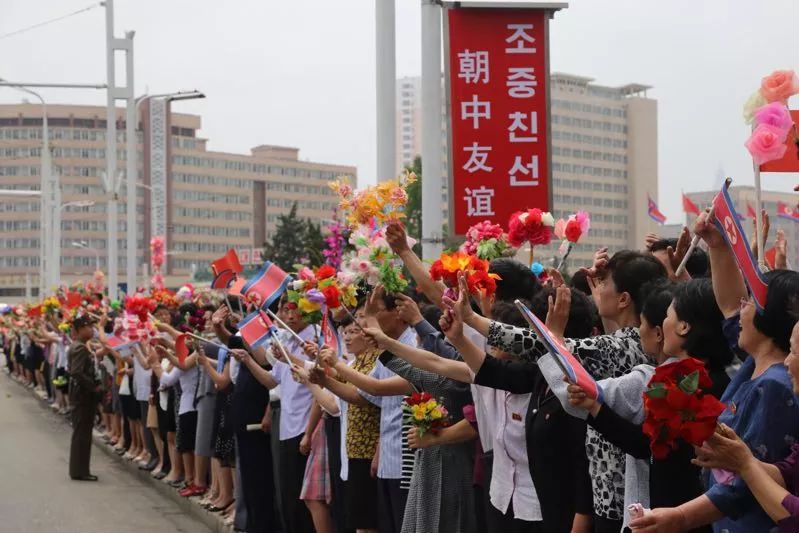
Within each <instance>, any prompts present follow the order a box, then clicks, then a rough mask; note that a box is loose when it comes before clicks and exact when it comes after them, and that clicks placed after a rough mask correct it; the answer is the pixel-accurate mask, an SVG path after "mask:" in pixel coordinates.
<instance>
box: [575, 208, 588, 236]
mask: <svg viewBox="0 0 799 533" xmlns="http://www.w3.org/2000/svg"><path fill="white" fill-rule="evenodd" d="M574 219H575V220H576V221H577V223H578V224H579V225H580V231H581V232H582V234H583V235H585V234H586V233H588V230H589V229H591V217H590V216H589V215H588V212H587V211H577V213H575V214H574Z"/></svg>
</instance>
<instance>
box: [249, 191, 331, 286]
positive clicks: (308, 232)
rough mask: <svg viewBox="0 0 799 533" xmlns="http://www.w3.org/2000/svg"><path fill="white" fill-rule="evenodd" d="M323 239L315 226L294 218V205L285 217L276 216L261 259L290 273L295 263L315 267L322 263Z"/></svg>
mask: <svg viewBox="0 0 799 533" xmlns="http://www.w3.org/2000/svg"><path fill="white" fill-rule="evenodd" d="M324 247H325V241H324V237H323V235H322V230H321V227H320V225H319V224H316V223H314V222H313V221H312V220H310V219H307V218H306V219H303V218H300V217H299V216H298V215H297V203H296V202H295V203H294V205H293V206H291V211H289V213H288V214H287V215H278V217H277V228H276V229H275V234H274V235H273V236H272V239H271V241H267V242H265V243H264V259H266V260H269V261H272V262H273V263H275V264H277V265H278V266H280V267H281V268H282V269H284V270H287V271H290V270H292V269H293V267H294V265H296V264H303V265H308V266H312V267H313V266H318V265H321V264H322V263H323V262H324V257H323V256H322V250H323V249H324Z"/></svg>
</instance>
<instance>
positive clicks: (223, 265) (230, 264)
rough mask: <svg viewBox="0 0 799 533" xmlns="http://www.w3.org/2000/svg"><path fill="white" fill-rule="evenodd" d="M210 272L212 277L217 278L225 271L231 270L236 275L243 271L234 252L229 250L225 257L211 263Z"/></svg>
mask: <svg viewBox="0 0 799 533" xmlns="http://www.w3.org/2000/svg"><path fill="white" fill-rule="evenodd" d="M211 270H213V272H214V276H218V275H219V274H221V273H222V272H224V271H225V270H232V271H233V272H235V273H236V274H239V273H241V271H242V270H243V269H242V268H241V263H240V262H239V256H238V255H236V250H234V249H233V248H231V249H230V250H228V251H227V253H226V254H225V255H223V256H222V257H220V258H219V259H217V260H216V261H214V262H213V263H211Z"/></svg>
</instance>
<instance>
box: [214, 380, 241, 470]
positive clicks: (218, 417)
mask: <svg viewBox="0 0 799 533" xmlns="http://www.w3.org/2000/svg"><path fill="white" fill-rule="evenodd" d="M232 408H233V384H231V385H230V387H228V388H227V389H226V390H224V391H220V392H217V394H216V412H215V413H214V458H215V459H219V461H220V462H221V463H222V466H223V467H225V468H233V467H234V466H235V465H236V452H235V449H236V446H235V440H234V438H235V437H234V435H235V433H234V430H233V420H232V417H231V409H232Z"/></svg>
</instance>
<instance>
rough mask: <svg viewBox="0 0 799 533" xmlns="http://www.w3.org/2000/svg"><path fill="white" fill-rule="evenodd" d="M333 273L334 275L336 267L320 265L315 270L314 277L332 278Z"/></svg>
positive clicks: (320, 278) (319, 278)
mask: <svg viewBox="0 0 799 533" xmlns="http://www.w3.org/2000/svg"><path fill="white" fill-rule="evenodd" d="M335 275H336V269H335V268H333V267H331V266H330V265H322V266H320V267H319V269H318V270H317V271H316V279H318V280H322V279H327V278H332V277H333V276H335Z"/></svg>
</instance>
